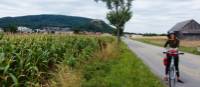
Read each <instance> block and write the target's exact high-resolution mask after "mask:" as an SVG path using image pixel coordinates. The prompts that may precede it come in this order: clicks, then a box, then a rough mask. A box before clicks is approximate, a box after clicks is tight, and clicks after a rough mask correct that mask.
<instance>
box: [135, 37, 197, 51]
mask: <svg viewBox="0 0 200 87" xmlns="http://www.w3.org/2000/svg"><path fill="white" fill-rule="evenodd" d="M132 39H134V40H137V41H141V42H144V43H149V44H153V45H157V46H164V44H165V42H166V40H167V37H166V36H152V37H134V38H132ZM199 47H200V40H199V41H188V40H181V42H180V50H181V51H185V52H189V53H193V54H197V55H200V52H199V51H198V48H199Z"/></svg>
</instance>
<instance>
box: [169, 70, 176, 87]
mask: <svg viewBox="0 0 200 87" xmlns="http://www.w3.org/2000/svg"><path fill="white" fill-rule="evenodd" d="M168 81H169V87H175V86H176V72H175V68H174V67H172V68H170V71H169V80H168Z"/></svg>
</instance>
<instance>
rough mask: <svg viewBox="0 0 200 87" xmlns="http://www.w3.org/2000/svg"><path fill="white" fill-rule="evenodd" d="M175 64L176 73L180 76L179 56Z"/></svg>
mask: <svg viewBox="0 0 200 87" xmlns="http://www.w3.org/2000/svg"><path fill="white" fill-rule="evenodd" d="M174 65H175V68H176V75H177V77H178V78H179V77H180V73H179V56H176V57H175V59H174Z"/></svg>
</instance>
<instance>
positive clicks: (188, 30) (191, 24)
mask: <svg viewBox="0 0 200 87" xmlns="http://www.w3.org/2000/svg"><path fill="white" fill-rule="evenodd" d="M168 32H175V33H176V34H177V36H178V38H179V39H187V40H200V24H199V23H198V22H196V21H195V20H193V19H192V20H187V21H183V22H180V23H177V24H176V25H175V26H174V27H172V29H171V30H169V31H168Z"/></svg>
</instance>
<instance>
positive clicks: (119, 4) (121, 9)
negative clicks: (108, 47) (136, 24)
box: [95, 0, 133, 42]
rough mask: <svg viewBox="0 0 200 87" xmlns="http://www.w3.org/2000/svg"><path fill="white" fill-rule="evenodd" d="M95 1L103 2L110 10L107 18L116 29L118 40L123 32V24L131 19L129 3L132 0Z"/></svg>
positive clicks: (130, 3)
mask: <svg viewBox="0 0 200 87" xmlns="http://www.w3.org/2000/svg"><path fill="white" fill-rule="evenodd" d="M95 1H96V2H98V1H102V2H105V3H106V5H107V8H108V9H110V11H109V12H108V13H107V17H106V18H107V19H108V20H109V22H110V24H111V25H113V26H114V27H115V28H116V30H117V38H118V42H120V37H121V35H122V34H123V31H124V27H125V24H126V23H127V22H128V21H129V20H130V19H131V17H132V11H131V5H132V1H133V0H95Z"/></svg>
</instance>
